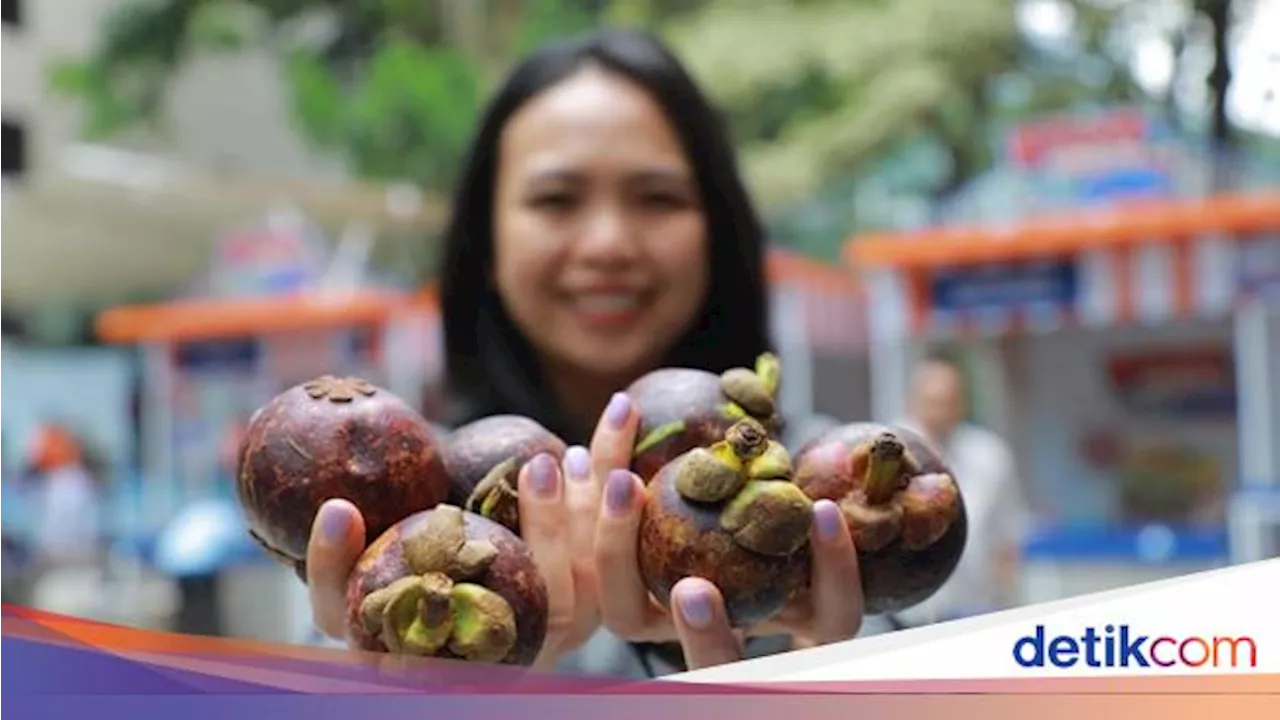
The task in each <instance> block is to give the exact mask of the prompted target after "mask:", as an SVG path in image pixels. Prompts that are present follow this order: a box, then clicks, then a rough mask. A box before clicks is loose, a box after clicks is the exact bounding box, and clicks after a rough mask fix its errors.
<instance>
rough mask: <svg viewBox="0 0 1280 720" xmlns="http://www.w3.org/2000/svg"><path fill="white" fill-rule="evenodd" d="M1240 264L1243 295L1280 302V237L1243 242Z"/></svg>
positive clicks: (1240, 281) (1241, 244)
mask: <svg viewBox="0 0 1280 720" xmlns="http://www.w3.org/2000/svg"><path fill="white" fill-rule="evenodd" d="M1238 262H1239V265H1238V268H1239V283H1240V290H1241V292H1242V293H1243V294H1245V295H1252V296H1256V297H1260V298H1263V299H1265V300H1267V301H1270V302H1280V237H1259V238H1252V239H1249V240H1245V241H1242V242H1241V243H1240V255H1239V261H1238Z"/></svg>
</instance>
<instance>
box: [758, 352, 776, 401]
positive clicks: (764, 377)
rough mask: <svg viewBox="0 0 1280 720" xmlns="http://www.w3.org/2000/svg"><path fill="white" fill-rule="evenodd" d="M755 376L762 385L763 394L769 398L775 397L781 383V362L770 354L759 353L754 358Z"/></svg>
mask: <svg viewBox="0 0 1280 720" xmlns="http://www.w3.org/2000/svg"><path fill="white" fill-rule="evenodd" d="M756 375H759V376H760V381H761V382H762V383H764V389H765V392H767V393H769V396H770V397H777V395H778V386H779V385H780V384H781V382H782V360H780V359H779V358H778V356H777V355H774V354H773V353H771V352H766V353H761V354H760V356H759V357H757V358H756Z"/></svg>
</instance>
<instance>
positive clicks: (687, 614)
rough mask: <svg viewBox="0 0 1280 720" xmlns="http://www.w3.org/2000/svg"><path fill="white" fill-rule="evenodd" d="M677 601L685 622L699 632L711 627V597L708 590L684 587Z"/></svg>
mask: <svg viewBox="0 0 1280 720" xmlns="http://www.w3.org/2000/svg"><path fill="white" fill-rule="evenodd" d="M680 590H681V592H680V597H679V599H678V600H677V601H676V602H677V604H678V605H679V607H680V615H681V617H683V618H684V621H685V622H687V623H689V625H691V626H692V627H694V628H697V629H699V630H703V629H705V628H706V627H707V626H709V625H711V596H710V595H709V594H707V590H706V588H702V587H692V588H688V587H683V588H681V589H680Z"/></svg>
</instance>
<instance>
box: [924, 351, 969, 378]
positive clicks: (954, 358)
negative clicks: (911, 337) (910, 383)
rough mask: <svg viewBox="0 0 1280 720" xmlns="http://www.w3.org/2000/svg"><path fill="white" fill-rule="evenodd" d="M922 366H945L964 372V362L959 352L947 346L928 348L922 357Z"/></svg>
mask: <svg viewBox="0 0 1280 720" xmlns="http://www.w3.org/2000/svg"><path fill="white" fill-rule="evenodd" d="M920 364H921V365H945V366H946V367H949V368H951V369H952V370H955V371H957V372H961V373H963V372H964V362H963V361H962V360H961V359H960V353H959V351H958V350H956V349H955V348H953V347H950V346H947V345H936V346H933V347H930V348H927V349H926V350H925V351H924V353H922V354H921V356H920Z"/></svg>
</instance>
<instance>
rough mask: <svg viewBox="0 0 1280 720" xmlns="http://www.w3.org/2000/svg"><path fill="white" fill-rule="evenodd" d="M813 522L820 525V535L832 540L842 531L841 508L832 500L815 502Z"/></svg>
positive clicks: (824, 538)
mask: <svg viewBox="0 0 1280 720" xmlns="http://www.w3.org/2000/svg"><path fill="white" fill-rule="evenodd" d="M813 522H814V524H815V525H817V527H818V537H820V538H822V539H823V540H831V539H833V538H835V537H836V536H837V535H838V534H839V533H840V508H839V507H838V506H837V505H836V504H835V503H833V502H831V501H830V500H819V501H817V502H815V503H814V504H813Z"/></svg>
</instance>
